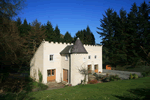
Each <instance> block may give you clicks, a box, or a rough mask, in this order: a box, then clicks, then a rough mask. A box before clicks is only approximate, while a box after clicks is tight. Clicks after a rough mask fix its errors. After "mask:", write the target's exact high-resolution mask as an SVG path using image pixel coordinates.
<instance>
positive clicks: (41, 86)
mask: <svg viewBox="0 0 150 100" xmlns="http://www.w3.org/2000/svg"><path fill="white" fill-rule="evenodd" d="M38 87H39V90H46V89H47V88H48V86H47V85H44V84H42V83H38Z"/></svg>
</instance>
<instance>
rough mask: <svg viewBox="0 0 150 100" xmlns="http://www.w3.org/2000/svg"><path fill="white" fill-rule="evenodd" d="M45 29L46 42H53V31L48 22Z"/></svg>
mask: <svg viewBox="0 0 150 100" xmlns="http://www.w3.org/2000/svg"><path fill="white" fill-rule="evenodd" d="M45 28H46V41H50V42H51V41H54V39H55V37H56V35H55V33H54V29H53V26H52V24H51V22H50V21H48V22H47V25H46V26H45ZM54 42H55V41H54Z"/></svg>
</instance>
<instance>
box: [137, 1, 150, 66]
mask: <svg viewBox="0 0 150 100" xmlns="http://www.w3.org/2000/svg"><path fill="white" fill-rule="evenodd" d="M149 15H150V6H148V5H147V4H146V3H145V1H144V2H143V3H142V4H141V5H140V7H139V12H138V21H139V22H138V35H139V38H140V41H139V44H140V47H139V48H140V50H138V54H139V56H141V58H142V60H144V61H146V62H147V63H149V62H150V47H149V45H150V43H149V40H150V35H149V32H150V28H149V26H150V16H149ZM149 65H150V63H149Z"/></svg>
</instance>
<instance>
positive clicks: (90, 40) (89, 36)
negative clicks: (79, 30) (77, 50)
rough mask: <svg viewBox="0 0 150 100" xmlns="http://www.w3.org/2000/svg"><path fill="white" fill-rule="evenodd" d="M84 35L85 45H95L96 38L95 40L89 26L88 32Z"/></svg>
mask: <svg viewBox="0 0 150 100" xmlns="http://www.w3.org/2000/svg"><path fill="white" fill-rule="evenodd" d="M83 33H84V36H85V37H84V43H85V44H89V45H95V38H94V35H93V33H92V32H91V30H90V28H89V26H87V28H86V32H85V31H83Z"/></svg>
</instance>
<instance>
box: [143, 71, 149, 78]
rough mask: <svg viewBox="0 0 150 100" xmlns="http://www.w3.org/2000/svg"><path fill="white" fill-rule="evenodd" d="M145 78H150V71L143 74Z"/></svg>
mask: <svg viewBox="0 0 150 100" xmlns="http://www.w3.org/2000/svg"><path fill="white" fill-rule="evenodd" d="M141 74H142V75H143V77H146V76H150V71H144V72H142V73H141Z"/></svg>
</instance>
